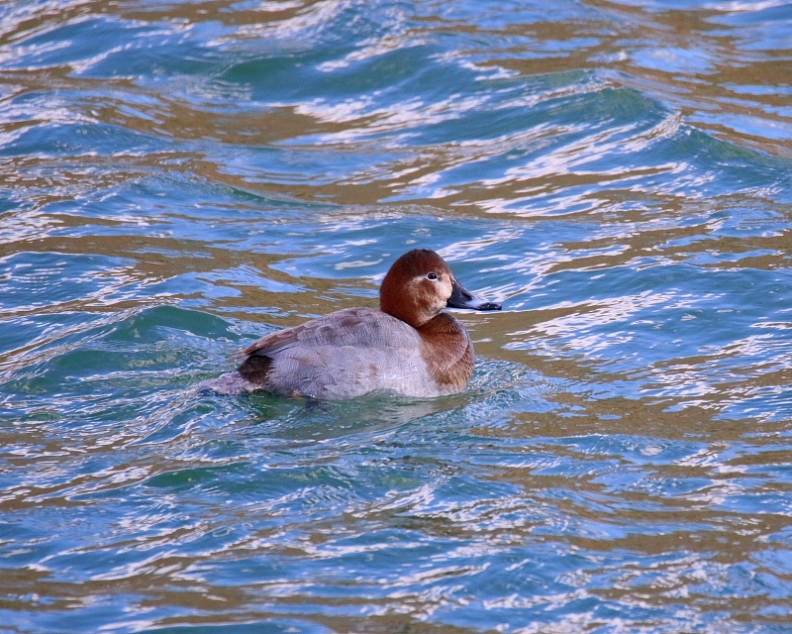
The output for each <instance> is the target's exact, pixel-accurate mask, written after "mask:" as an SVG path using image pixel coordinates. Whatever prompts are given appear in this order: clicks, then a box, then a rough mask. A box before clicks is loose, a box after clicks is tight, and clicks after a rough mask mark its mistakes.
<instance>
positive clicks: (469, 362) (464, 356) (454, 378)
mask: <svg viewBox="0 0 792 634" xmlns="http://www.w3.org/2000/svg"><path fill="white" fill-rule="evenodd" d="M417 330H418V333H419V334H420V335H421V347H422V349H423V357H424V359H426V361H427V364H428V365H429V371H430V372H431V374H432V376H434V377H435V378H436V380H437V383H438V386H439V387H440V389H441V390H443V391H445V390H447V391H449V392H457V391H460V390H462V389H464V387H465V386H466V385H467V384H468V382H469V381H470V378H471V377H472V376H473V364H474V355H473V343H472V342H471V341H470V337H469V336H468V334H467V332H466V331H465V329H464V328H463V327H462V324H460V323H459V322H458V321H457V320H456V319H454V317H452V316H451V315H449V314H447V313H440V314H438V315H436V316H435V317H433V318H432V319H430V320H429V321H427V322H426V323H425V324H423V325H422V326H420V327H419V328H417Z"/></svg>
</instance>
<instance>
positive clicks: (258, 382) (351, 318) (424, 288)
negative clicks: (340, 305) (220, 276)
mask: <svg viewBox="0 0 792 634" xmlns="http://www.w3.org/2000/svg"><path fill="white" fill-rule="evenodd" d="M446 307H449V308H469V309H473V310H500V309H501V306H500V304H496V303H494V302H488V301H485V300H483V299H480V298H478V297H475V296H474V295H472V294H471V293H469V292H468V291H467V290H465V288H464V287H463V286H462V285H461V284H460V283H459V282H458V281H457V279H456V278H455V277H454V274H453V273H452V272H451V269H450V268H449V267H448V265H447V264H446V263H445V261H444V260H443V258H441V257H440V256H439V255H438V254H437V253H435V252H434V251H431V250H428V249H414V250H412V251H409V252H408V253H405V254H404V255H402V256H401V257H400V258H398V259H397V260H396V261H395V262H394V263H393V265H392V266H391V268H390V270H389V271H388V273H387V274H386V275H385V278H384V279H383V281H382V286H381V287H380V307H379V310H377V309H375V308H347V309H345V310H339V311H336V312H334V313H330V314H329V315H325V316H324V317H320V318H318V319H313V320H311V321H308V322H306V323H304V324H302V325H300V326H296V327H294V328H288V329H286V330H281V331H278V332H274V333H271V334H269V335H267V336H266V337H263V338H262V339H259V340H258V341H256V342H255V343H253V344H251V345H250V346H248V347H247V348H246V349H245V350H244V351H243V352H242V353H241V354H242V355H243V356H244V357H245V360H244V362H243V363H242V364H241V365H240V366H239V368H238V369H237V374H238V377H237V379H241V381H240V383H241V384H242V389H243V390H244V391H256V390H263V391H266V392H270V393H273V394H280V395H286V396H304V397H310V398H314V399H319V400H340V399H349V398H354V397H357V396H362V395H364V394H368V393H370V392H393V393H396V394H401V395H404V396H411V397H432V396H439V395H442V394H451V393H454V392H460V391H462V390H464V389H465V387H466V386H467V384H468V382H469V381H470V378H471V376H472V375H473V362H474V356H473V344H472V342H471V340H470V337H469V336H468V333H467V331H466V330H465V328H464V327H463V326H462V324H461V323H460V322H459V321H458V320H457V319H455V318H454V317H452V316H451V315H449V314H448V313H445V312H443V309H444V308H446Z"/></svg>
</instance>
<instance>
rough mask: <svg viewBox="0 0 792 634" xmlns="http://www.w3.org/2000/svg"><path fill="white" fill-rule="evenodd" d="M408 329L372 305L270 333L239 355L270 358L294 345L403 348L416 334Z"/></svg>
mask: <svg viewBox="0 0 792 634" xmlns="http://www.w3.org/2000/svg"><path fill="white" fill-rule="evenodd" d="M411 330H412V329H411V328H410V327H409V326H408V325H407V324H405V323H404V322H402V321H399V320H398V319H396V318H395V317H391V316H390V315H387V314H385V313H383V312H381V311H379V310H376V309H374V308H348V309H346V310H339V311H337V312H334V313H330V314H329V315H325V316H324V317H320V318H318V319H312V320H311V321H308V322H306V323H304V324H301V325H299V326H295V327H294V328H287V329H286V330H279V331H277V332H273V333H270V334H269V335H267V336H265V337H262V338H261V339H259V340H258V341H255V342H254V343H252V344H251V345H249V346H248V347H247V348H245V349H244V350H243V351H242V353H241V356H245V357H250V356H264V357H269V356H274V355H277V354H278V353H279V352H282V351H283V350H287V349H289V348H293V347H296V346H299V347H300V348H303V349H306V350H309V349H311V348H319V347H337V348H340V347H345V346H352V347H355V348H393V347H403V346H407V345H409V344H410V343H414V342H412V339H413V338H415V337H417V334H413V333H411V332H410V331H411Z"/></svg>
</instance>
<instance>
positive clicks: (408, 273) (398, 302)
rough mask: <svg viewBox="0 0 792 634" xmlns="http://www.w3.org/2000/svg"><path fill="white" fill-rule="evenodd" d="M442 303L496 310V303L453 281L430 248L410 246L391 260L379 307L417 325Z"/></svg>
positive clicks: (383, 282) (383, 281) (437, 309)
mask: <svg viewBox="0 0 792 634" xmlns="http://www.w3.org/2000/svg"><path fill="white" fill-rule="evenodd" d="M446 306H448V307H451V308H471V309H474V310H500V308H501V307H500V304H495V303H492V302H486V301H484V300H482V299H479V298H477V297H474V296H473V295H472V294H470V293H469V292H468V291H466V290H465V289H464V288H463V287H462V285H461V284H459V282H457V280H456V278H455V277H454V274H453V273H452V272H451V269H450V268H448V265H447V264H446V263H445V261H444V260H443V258H441V257H440V256H439V255H438V254H437V253H435V252H434V251H430V250H429V249H413V250H412V251H409V252H407V253H405V254H404V255H403V256H401V257H400V258H399V259H398V260H396V261H395V262H394V263H393V266H391V268H390V270H389V271H388V273H387V275H386V276H385V279H384V280H382V286H381V287H380V310H382V312H385V313H388V314H389V315H393V316H394V317H396V318H397V319H401V320H402V321H404V322H406V323H408V324H410V325H411V326H413V327H414V328H418V327H420V326H422V325H423V324H425V323H426V322H428V321H429V320H431V319H432V318H433V317H435V316H436V315H437V314H438V313H439V312H440V311H442V310H443V309H444V308H445V307H446Z"/></svg>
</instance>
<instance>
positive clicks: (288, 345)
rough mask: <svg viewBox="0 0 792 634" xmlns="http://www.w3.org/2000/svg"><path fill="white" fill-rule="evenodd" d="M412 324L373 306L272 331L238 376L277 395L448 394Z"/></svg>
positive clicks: (251, 349)
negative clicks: (426, 356) (378, 392)
mask: <svg viewBox="0 0 792 634" xmlns="http://www.w3.org/2000/svg"><path fill="white" fill-rule="evenodd" d="M425 353H426V345H425V343H424V342H422V338H421V335H420V334H419V333H418V331H417V330H415V329H414V328H413V327H412V326H409V325H408V324H406V323H405V322H403V321H401V320H399V319H397V318H395V317H392V316H391V315H388V314H386V313H384V312H382V311H379V310H376V309H373V308H350V309H346V310H341V311H338V312H335V313H331V314H329V315H326V316H324V317H321V318H319V319H315V320H312V321H309V322H307V323H305V324H303V325H301V326H297V327H295V328H289V329H287V330H282V331H279V332H275V333H272V334H270V335H268V336H266V337H264V338H263V339H260V340H259V341H257V342H256V343H254V344H253V345H251V346H250V347H249V348H248V349H247V350H245V351H244V354H245V355H247V359H246V360H245V362H244V363H243V364H242V365H241V366H240V368H239V373H240V374H241V375H242V377H243V378H244V379H245V380H246V381H248V382H249V383H250V384H251V385H253V386H255V387H256V388H257V389H263V390H266V391H268V392H272V393H275V394H284V395H295V394H300V395H304V396H311V397H314V398H318V399H347V398H354V397H356V396H361V395H363V394H367V393H369V392H375V391H391V392H397V393H400V394H404V395H406V396H416V397H425V396H436V395H438V394H441V393H444V392H445V391H447V390H444V389H443V388H442V387H440V386H439V385H438V383H437V381H436V380H435V378H434V377H433V376H432V375H431V373H430V370H429V365H428V364H427V360H426V358H425Z"/></svg>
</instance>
